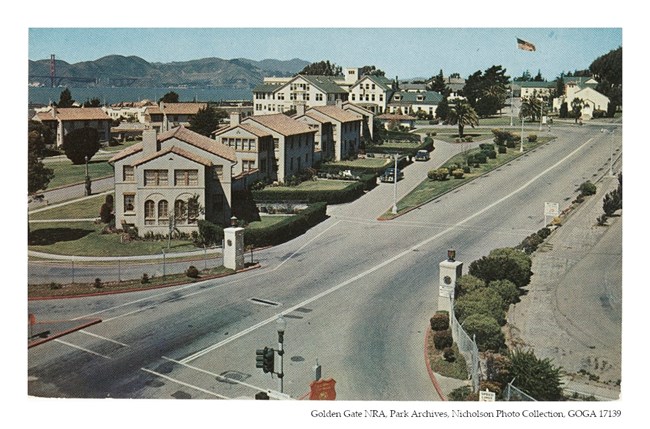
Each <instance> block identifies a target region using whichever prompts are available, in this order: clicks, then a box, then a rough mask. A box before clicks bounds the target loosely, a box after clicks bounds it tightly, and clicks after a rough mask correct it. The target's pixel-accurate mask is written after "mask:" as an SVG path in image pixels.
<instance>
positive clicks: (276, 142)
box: [273, 139, 280, 150]
mask: <svg viewBox="0 0 650 429" xmlns="http://www.w3.org/2000/svg"><path fill="white" fill-rule="evenodd" d="M273 148H274V149H275V150H278V149H280V140H279V139H273Z"/></svg>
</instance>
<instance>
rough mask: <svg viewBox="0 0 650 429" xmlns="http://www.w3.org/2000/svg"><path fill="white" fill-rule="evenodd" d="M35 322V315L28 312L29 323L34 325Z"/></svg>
mask: <svg viewBox="0 0 650 429" xmlns="http://www.w3.org/2000/svg"><path fill="white" fill-rule="evenodd" d="M35 323H36V316H34V315H33V314H32V313H29V324H30V325H34V324H35Z"/></svg>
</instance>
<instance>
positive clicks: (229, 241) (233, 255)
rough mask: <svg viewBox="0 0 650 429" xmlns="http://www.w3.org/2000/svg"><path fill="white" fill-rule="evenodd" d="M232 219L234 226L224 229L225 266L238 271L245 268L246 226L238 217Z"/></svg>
mask: <svg viewBox="0 0 650 429" xmlns="http://www.w3.org/2000/svg"><path fill="white" fill-rule="evenodd" d="M231 220H232V222H231V224H232V226H231V227H229V228H224V230H223V238H224V240H223V241H224V244H223V266H224V267H225V268H229V269H231V270H235V271H238V270H241V269H242V268H244V228H241V227H238V226H237V219H236V218H233V219H231Z"/></svg>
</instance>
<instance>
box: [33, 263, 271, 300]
mask: <svg viewBox="0 0 650 429" xmlns="http://www.w3.org/2000/svg"><path fill="white" fill-rule="evenodd" d="M261 267H262V266H261V265H260V264H259V263H258V264H255V265H252V266H250V267H247V268H243V269H241V270H239V271H235V272H234V273H229V274H217V275H214V276H206V277H203V278H201V280H200V281H201V282H203V281H206V280H214V279H220V278H223V277H228V276H233V275H235V274H239V273H244V272H247V271H251V270H254V269H257V268H261ZM190 283H195V282H192V281H182V280H179V281H176V282H172V283H165V284H161V285H157V286H150V287H144V288H138V289H122V290H114V291H105V292H93V293H87V294H81V295H66V296H35V297H31V298H27V301H49V300H55V299H74V298H87V297H92V296H103V295H116V294H119V293H130V292H145V291H148V290H155V289H163V288H167V287H172V286H180V285H186V284H190ZM196 283H198V282H196Z"/></svg>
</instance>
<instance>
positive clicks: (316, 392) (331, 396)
mask: <svg viewBox="0 0 650 429" xmlns="http://www.w3.org/2000/svg"><path fill="white" fill-rule="evenodd" d="M335 384H336V381H335V380H333V379H331V378H328V379H325V380H322V379H321V380H316V381H312V383H311V384H310V385H309V387H310V388H311V392H310V393H309V400H310V401H333V400H335V399H336V390H334V385H335Z"/></svg>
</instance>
